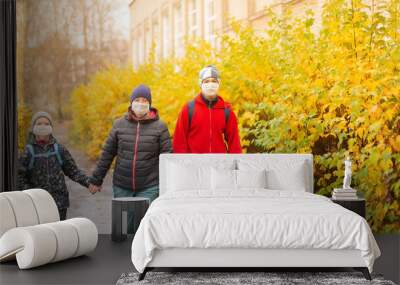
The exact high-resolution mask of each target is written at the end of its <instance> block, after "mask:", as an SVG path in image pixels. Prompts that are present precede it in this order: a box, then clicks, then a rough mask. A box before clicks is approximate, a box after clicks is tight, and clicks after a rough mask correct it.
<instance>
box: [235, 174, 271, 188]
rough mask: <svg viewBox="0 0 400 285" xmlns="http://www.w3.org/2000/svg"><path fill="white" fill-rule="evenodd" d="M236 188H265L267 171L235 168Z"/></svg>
mask: <svg viewBox="0 0 400 285" xmlns="http://www.w3.org/2000/svg"><path fill="white" fill-rule="evenodd" d="M236 181H237V188H239V189H240V188H267V171H266V170H265V169H262V170H236Z"/></svg>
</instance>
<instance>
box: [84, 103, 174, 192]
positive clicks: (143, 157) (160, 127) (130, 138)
mask: <svg viewBox="0 0 400 285" xmlns="http://www.w3.org/2000/svg"><path fill="white" fill-rule="evenodd" d="M167 152H172V147H171V138H170V135H169V131H168V128H167V126H166V124H165V123H164V122H162V121H161V120H160V119H159V116H158V112H157V110H156V109H155V108H152V109H151V111H150V112H149V114H148V115H147V116H146V118H145V119H140V120H139V119H137V118H136V117H135V116H134V115H133V114H132V113H131V112H129V111H128V113H126V114H125V116H124V117H122V118H119V119H117V120H116V121H115V122H114V124H113V127H112V129H111V132H110V134H109V136H108V138H107V140H106V142H105V144H104V146H103V152H102V154H101V156H100V160H99V161H98V163H97V167H96V169H95V171H94V172H93V175H92V178H91V183H93V184H94V185H101V184H102V183H103V179H104V177H105V176H106V174H107V171H108V170H109V168H110V166H111V163H112V161H113V159H114V157H115V156H117V161H116V165H115V170H114V177H113V184H114V185H115V186H117V187H121V188H124V189H130V190H132V191H140V190H142V189H145V188H148V187H151V186H155V185H158V183H159V181H158V158H159V155H160V154H161V153H167Z"/></svg>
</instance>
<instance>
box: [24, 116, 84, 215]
mask: <svg viewBox="0 0 400 285" xmlns="http://www.w3.org/2000/svg"><path fill="white" fill-rule="evenodd" d="M52 131H53V128H52V119H51V116H50V114H48V113H46V112H38V113H36V114H35V115H34V116H33V117H32V121H31V127H30V131H29V134H28V142H27V144H26V146H25V150H24V152H23V153H22V155H21V156H20V158H19V168H18V189H19V190H25V189H30V188H41V189H45V190H47V191H48V192H49V193H50V194H51V196H52V197H53V198H54V200H55V202H56V204H57V208H58V211H59V214H60V220H65V219H66V216H67V208H68V207H69V193H68V189H67V185H66V184H65V177H64V174H65V175H67V176H68V177H69V178H71V179H72V180H73V181H75V182H77V183H79V184H81V185H82V186H84V187H87V188H88V187H89V177H88V176H86V175H85V173H84V172H83V171H81V170H80V169H79V168H78V166H77V165H76V163H75V161H74V159H73V158H72V156H71V154H70V153H69V151H68V150H67V149H66V148H65V147H64V146H63V145H61V144H59V143H58V142H57V140H56V139H55V138H54V136H53V135H52Z"/></svg>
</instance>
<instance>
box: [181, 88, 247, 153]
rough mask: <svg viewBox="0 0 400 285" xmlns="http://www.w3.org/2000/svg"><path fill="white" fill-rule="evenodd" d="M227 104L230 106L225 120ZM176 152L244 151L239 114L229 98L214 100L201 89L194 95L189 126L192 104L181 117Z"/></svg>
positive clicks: (184, 109) (185, 107) (183, 109)
mask: <svg viewBox="0 0 400 285" xmlns="http://www.w3.org/2000/svg"><path fill="white" fill-rule="evenodd" d="M225 108H228V109H229V111H230V112H229V117H228V119H227V121H226V118H225ZM173 149H174V152H175V153H241V152H242V148H241V146H240V137H239V131H238V126H237V120H236V115H235V113H234V112H233V110H232V109H231V105H230V104H229V103H228V102H224V100H223V99H222V98H221V97H220V96H218V99H217V102H214V103H213V104H211V103H210V102H208V101H206V100H205V99H204V98H203V97H202V95H201V93H200V94H198V95H197V96H196V98H195V99H194V108H193V114H192V118H191V122H190V127H189V106H188V104H186V105H185V106H184V107H183V108H182V110H181V112H180V114H179V117H178V120H177V122H176V128H175V133H174V139H173Z"/></svg>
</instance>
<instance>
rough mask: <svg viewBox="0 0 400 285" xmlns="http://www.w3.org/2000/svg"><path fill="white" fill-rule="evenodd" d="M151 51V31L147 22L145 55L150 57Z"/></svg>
mask: <svg viewBox="0 0 400 285" xmlns="http://www.w3.org/2000/svg"><path fill="white" fill-rule="evenodd" d="M150 51H151V31H150V27H149V23H148V22H146V24H145V26H144V53H145V57H148V56H149V54H150Z"/></svg>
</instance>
